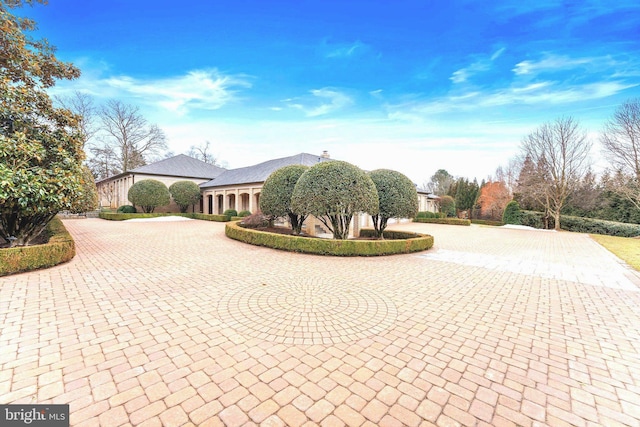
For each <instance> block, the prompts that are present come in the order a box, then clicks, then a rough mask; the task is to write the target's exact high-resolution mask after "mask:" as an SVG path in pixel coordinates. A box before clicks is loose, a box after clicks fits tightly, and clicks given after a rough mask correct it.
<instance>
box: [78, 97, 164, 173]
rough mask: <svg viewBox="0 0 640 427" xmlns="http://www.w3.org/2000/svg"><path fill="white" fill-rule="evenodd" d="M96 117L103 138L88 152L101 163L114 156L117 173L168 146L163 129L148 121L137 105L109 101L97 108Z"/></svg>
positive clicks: (143, 161)
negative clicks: (98, 119) (100, 123)
mask: <svg viewBox="0 0 640 427" xmlns="http://www.w3.org/2000/svg"><path fill="white" fill-rule="evenodd" d="M98 116H99V117H100V121H101V122H102V126H101V128H100V130H101V131H102V134H103V135H102V141H101V143H100V144H96V145H95V146H94V147H92V148H91V152H92V154H93V155H94V156H95V157H98V158H99V159H103V160H104V162H103V163H106V162H107V159H115V162H116V164H115V168H114V170H115V171H117V172H127V171H129V170H131V169H135V168H137V167H138V166H143V165H145V164H146V160H147V158H148V157H149V156H152V155H156V154H160V152H161V151H162V150H166V149H167V142H166V137H165V135H164V132H163V131H162V130H161V129H160V128H159V127H158V126H156V125H152V124H149V123H148V122H147V120H146V119H145V118H144V117H143V116H142V114H141V113H140V110H139V109H138V107H135V106H133V105H128V104H123V103H122V102H120V101H116V100H111V101H108V102H107V103H106V104H105V105H104V106H103V107H102V108H100V110H99V112H98ZM106 169H108V168H106Z"/></svg>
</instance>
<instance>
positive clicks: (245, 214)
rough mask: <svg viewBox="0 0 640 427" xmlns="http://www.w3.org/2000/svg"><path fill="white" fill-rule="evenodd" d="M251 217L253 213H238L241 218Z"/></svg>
mask: <svg viewBox="0 0 640 427" xmlns="http://www.w3.org/2000/svg"><path fill="white" fill-rule="evenodd" d="M249 215H251V211H240V212H238V216H240V217H242V218H244V217H246V216H249Z"/></svg>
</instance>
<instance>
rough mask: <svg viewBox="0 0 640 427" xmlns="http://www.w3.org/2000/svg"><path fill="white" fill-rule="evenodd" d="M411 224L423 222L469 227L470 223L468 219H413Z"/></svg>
mask: <svg viewBox="0 0 640 427" xmlns="http://www.w3.org/2000/svg"><path fill="white" fill-rule="evenodd" d="M413 222H424V223H427V224H449V225H471V221H469V220H468V219H460V218H414V219H413Z"/></svg>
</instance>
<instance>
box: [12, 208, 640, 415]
mask: <svg viewBox="0 0 640 427" xmlns="http://www.w3.org/2000/svg"><path fill="white" fill-rule="evenodd" d="M65 224H66V225H67V227H68V229H69V230H70V231H71V233H72V234H73V236H74V237H75V239H76V243H77V248H78V255H77V256H76V258H75V259H74V260H73V261H71V262H70V263H68V264H65V265H62V266H58V267H55V268H52V269H49V270H45V271H40V272H32V273H27V274H20V275H16V276H11V277H6V278H2V279H0V321H1V322H2V323H1V327H2V330H1V332H0V403H23V402H24V403H69V404H70V410H71V424H72V425H98V424H100V425H105V426H119V425H150V426H153V425H158V426H159V425H164V426H179V425H229V426H237V425H253V424H261V425H267V426H278V425H287V426H300V425H305V424H306V425H318V424H320V425H328V426H340V425H350V426H360V425H368V426H374V425H381V426H385V425H387V426H393V425H408V426H418V425H432V424H436V425H441V426H449V425H460V424H462V425H467V426H471V425H523V426H529V425H545V424H546V425H556V426H562V425H576V426H587V425H629V426H639V425H640V421H639V420H640V294H639V290H640V288H639V287H638V283H640V281H639V280H638V276H637V275H636V274H635V273H632V272H631V271H630V270H629V269H628V268H627V267H626V266H625V265H623V264H622V263H621V262H620V261H619V260H618V259H617V258H615V257H614V256H612V255H610V254H609V253H608V252H607V251H606V250H604V249H603V248H601V247H600V246H598V245H597V244H596V243H595V242H593V241H592V240H591V239H590V238H589V237H588V236H586V235H581V234H572V233H551V232H541V231H525V230H509V229H504V228H489V227H477V226H473V227H455V226H442V225H420V224H408V225H404V226H402V227H404V228H409V229H416V230H418V229H419V230H422V231H425V232H428V233H430V234H433V235H434V236H435V238H436V246H435V248H434V249H432V250H430V251H428V252H424V253H421V254H414V255H401V256H392V257H384V258H358V259H353V258H331V257H317V256H309V255H300V254H290V253H286V252H278V251H273V250H269V249H266V248H258V247H252V246H247V245H244V244H242V243H239V242H235V241H231V240H228V239H226V238H225V237H224V234H223V230H224V224H218V223H210V222H204V221H185V222H155V223H151V222H138V223H135V222H120V223H119V222H108V221H102V220H98V219H87V220H69V221H66V222H65Z"/></svg>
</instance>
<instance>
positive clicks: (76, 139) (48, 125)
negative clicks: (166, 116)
mask: <svg viewBox="0 0 640 427" xmlns="http://www.w3.org/2000/svg"><path fill="white" fill-rule="evenodd" d="M25 3H26V4H33V3H34V2H33V1H24V2H23V1H20V0H12V1H6V0H2V1H0V244H1V245H4V246H9V247H11V246H22V245H29V244H31V243H32V242H33V241H34V239H36V238H37V237H38V236H39V235H40V233H41V232H42V231H43V230H44V228H45V227H46V225H47V224H48V223H49V221H50V220H51V219H52V218H53V217H54V216H55V215H56V213H58V211H60V210H63V209H70V208H71V207H72V205H73V203H74V201H75V200H76V199H78V197H80V196H81V194H82V176H83V172H82V160H83V159H84V152H83V150H82V142H83V136H82V131H81V129H80V126H79V123H78V117H77V116H75V115H74V114H73V113H72V112H71V111H69V110H66V109H63V108H56V107H54V105H53V103H52V101H51V99H50V98H49V96H48V94H47V92H46V90H47V89H48V88H50V87H52V86H54V84H55V82H56V80H59V79H67V80H69V79H74V78H77V77H78V76H79V75H80V71H79V70H78V69H77V68H75V67H74V66H73V65H72V64H69V63H65V62H61V61H59V60H58V59H57V58H56V57H55V49H54V48H53V47H52V46H50V45H49V44H48V43H47V42H46V41H45V40H34V39H33V38H31V37H30V36H28V35H27V34H26V33H27V32H29V31H32V30H34V29H35V28H36V24H35V22H34V21H32V20H30V19H27V18H19V17H16V16H15V15H13V14H12V13H11V12H10V9H12V8H14V7H19V6H23V5H24V4H25Z"/></svg>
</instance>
